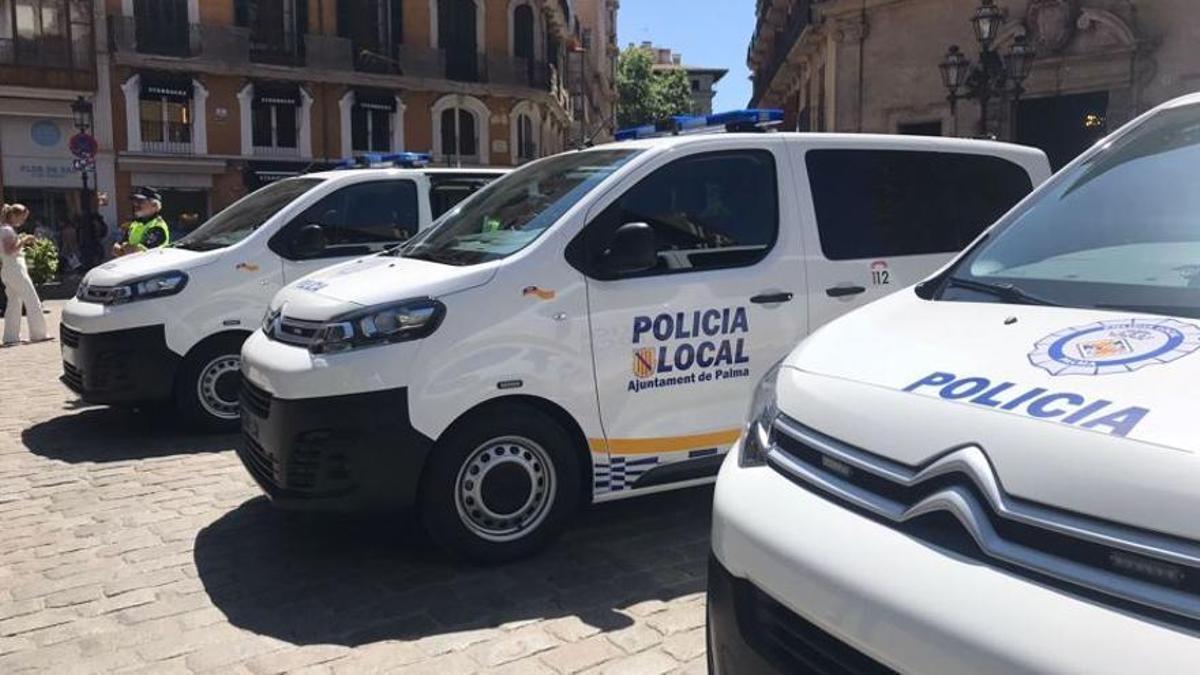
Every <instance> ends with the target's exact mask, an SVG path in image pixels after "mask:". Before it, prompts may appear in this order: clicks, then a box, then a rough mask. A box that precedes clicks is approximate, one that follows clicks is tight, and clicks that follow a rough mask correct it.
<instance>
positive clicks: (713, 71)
mask: <svg viewBox="0 0 1200 675" xmlns="http://www.w3.org/2000/svg"><path fill="white" fill-rule="evenodd" d="M630 46H632V45H630ZM642 49H646V50H649V52H650V53H651V54H652V55H653V57H654V68H655V70H680V69H682V70H683V71H684V74H685V75H686V77H687V81H688V86H689V87H690V88H691V91H692V108H691V110H690V111H689V112H690V113H691V114H693V115H711V114H712V112H713V97H715V96H716V95H717V90H716V84H717V82H720V81H721V78H723V77H725V75H727V74H728V73H729V70H727V69H725V68H707V67H704V66H696V65H689V64H686V63H684V62H683V55H682V54H677V53H675V52H673V51H671V50H670V49H667V48H664V47H655V46H654V44H653V43H650V42H643V43H642Z"/></svg>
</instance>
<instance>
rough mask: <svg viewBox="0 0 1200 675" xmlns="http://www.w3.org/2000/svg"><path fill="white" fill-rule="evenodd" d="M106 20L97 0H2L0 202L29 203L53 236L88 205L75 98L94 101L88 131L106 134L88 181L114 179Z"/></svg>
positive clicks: (106, 206)
mask: <svg viewBox="0 0 1200 675" xmlns="http://www.w3.org/2000/svg"><path fill="white" fill-rule="evenodd" d="M103 25H104V21H103V14H102V13H101V12H100V11H99V7H98V5H97V4H96V3H94V2H93V1H92V0H0V201H4V202H20V203H23V204H26V205H27V206H29V207H30V209H31V210H32V222H31V225H30V228H31V229H37V230H40V231H42V232H43V233H47V234H49V235H51V236H53V237H54V238H55V239H59V237H60V232H61V226H62V225H63V224H64V223H66V222H68V221H69V220H71V219H72V218H73V217H74V216H75V215H77V214H78V213H79V212H80V210H81V208H82V206H83V205H82V203H81V198H82V197H81V195H82V194H83V191H82V180H81V175H80V171H79V169H78V168H77V167H76V166H75V165H74V164H73V158H72V155H71V152H70V150H69V149H68V142H69V140H70V138H71V136H73V135H74V134H75V133H77V131H78V130H77V129H76V127H75V126H74V122H73V118H72V112H71V103H72V102H73V101H75V99H76V98H77V97H80V96H83V97H84V98H86V99H88V100H91V101H93V105H94V121H93V128H92V129H91V130H90V132H91V133H92V134H93V135H94V136H95V137H96V138H97V140H99V141H100V152H99V153H98V155H97V156H96V160H95V164H94V165H93V166H92V167H90V168H88V174H89V175H88V180H89V185H90V186H94V185H95V184H96V182H97V181H98V182H99V183H100V184H105V185H110V186H111V185H113V183H114V178H115V173H114V154H113V152H112V142H111V141H112V139H111V130H112V124H111V117H110V114H109V110H110V108H111V106H110V105H108V101H107V97H106V96H105V95H104V92H103V89H104V87H103V80H104V78H103V71H104V69H105V67H106V64H107V61H106V57H105V54H104V48H105V45H104V39H103V30H100V31H97V29H96V27H97V26H101V27H103ZM101 192H102V193H103V190H101ZM101 197H102V199H101V203H100V212H101V214H103V215H105V216H106V219H107V220H108V221H109V222H112V220H113V219H114V218H115V215H116V213H115V211H114V209H113V207H112V205H111V203H110V200H109V199H105V198H104V197H107V195H104V194H102V195H101ZM59 243H60V244H61V240H59Z"/></svg>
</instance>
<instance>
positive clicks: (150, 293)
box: [75, 271, 188, 305]
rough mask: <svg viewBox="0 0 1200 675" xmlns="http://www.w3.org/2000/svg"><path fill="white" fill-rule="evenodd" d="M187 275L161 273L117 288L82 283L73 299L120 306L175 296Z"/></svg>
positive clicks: (185, 281) (180, 289) (184, 284)
mask: <svg viewBox="0 0 1200 675" xmlns="http://www.w3.org/2000/svg"><path fill="white" fill-rule="evenodd" d="M187 282H188V275H186V274H184V273H183V272H179V271H173V272H163V273H162V274H155V275H154V276H150V277H145V278H143V279H135V280H133V281H130V282H128V283H125V284H120V285H117V286H95V285H92V284H89V283H87V282H86V280H85V281H84V283H81V284H80V285H79V289H78V290H77V291H76V292H75V297H76V298H78V299H80V300H82V301H84V302H96V303H100V304H102V305H120V304H124V303H126V302H134V301H136V300H150V299H151V298H162V297H166V296H168V295H175V294H176V293H179V292H180V291H182V290H183V289H184V287H186V286H187Z"/></svg>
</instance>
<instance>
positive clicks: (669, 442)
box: [588, 429, 742, 455]
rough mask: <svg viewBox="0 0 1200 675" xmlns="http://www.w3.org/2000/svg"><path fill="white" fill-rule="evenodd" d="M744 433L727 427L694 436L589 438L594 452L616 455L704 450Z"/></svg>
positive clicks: (729, 442) (725, 442)
mask: <svg viewBox="0 0 1200 675" xmlns="http://www.w3.org/2000/svg"><path fill="white" fill-rule="evenodd" d="M741 433H742V431H741V429H727V430H725V431H714V432H711V433H707V434H696V435H693V436H666V437H663V438H610V439H608V441H607V442H605V440H604V439H603V438H589V439H588V446H589V447H590V448H591V450H592V452H597V453H605V452H609V453H612V454H614V455H657V454H659V453H662V452H681V451H683V450H704V449H707V448H719V447H724V446H727V445H732V444H733V442H734V441H736V440H737V439H738V436H740V435H741Z"/></svg>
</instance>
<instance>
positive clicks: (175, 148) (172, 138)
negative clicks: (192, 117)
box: [141, 120, 192, 155]
mask: <svg viewBox="0 0 1200 675" xmlns="http://www.w3.org/2000/svg"><path fill="white" fill-rule="evenodd" d="M141 128H142V150H144V151H146V152H158V153H163V154H170V155H190V154H192V125H190V124H185V123H183V122H162V121H158V120H142V124H141Z"/></svg>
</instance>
